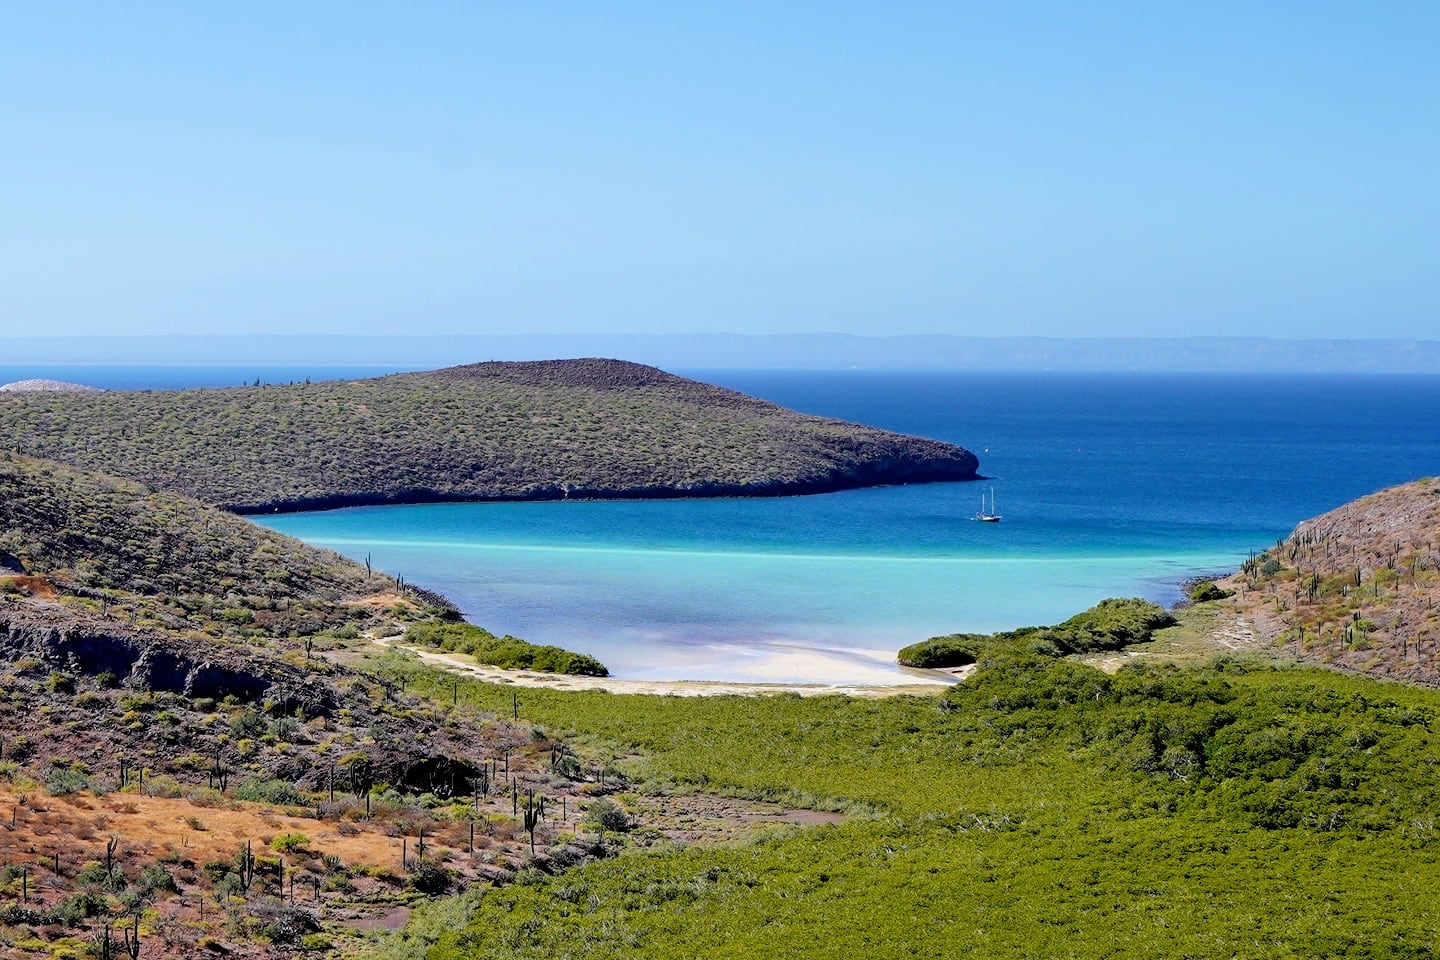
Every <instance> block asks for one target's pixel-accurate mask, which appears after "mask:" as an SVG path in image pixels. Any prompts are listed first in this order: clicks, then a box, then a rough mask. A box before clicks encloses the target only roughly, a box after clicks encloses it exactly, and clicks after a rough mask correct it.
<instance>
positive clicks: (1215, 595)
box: [1190, 580, 1233, 603]
mask: <svg viewBox="0 0 1440 960" xmlns="http://www.w3.org/2000/svg"><path fill="white" fill-rule="evenodd" d="M1229 596H1233V594H1232V593H1231V592H1230V591H1229V590H1222V589H1221V588H1220V585H1219V584H1217V583H1216V582H1215V581H1214V580H1202V581H1201V582H1200V583H1197V584H1195V586H1194V587H1192V588H1191V590H1190V599H1191V600H1192V601H1194V602H1195V603H1209V602H1210V601H1211V600H1224V599H1225V598H1226V597H1229Z"/></svg>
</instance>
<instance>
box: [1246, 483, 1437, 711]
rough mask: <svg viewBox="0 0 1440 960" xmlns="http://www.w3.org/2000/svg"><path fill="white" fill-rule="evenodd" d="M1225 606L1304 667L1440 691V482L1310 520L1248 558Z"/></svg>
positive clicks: (1378, 495) (1388, 493)
mask: <svg viewBox="0 0 1440 960" xmlns="http://www.w3.org/2000/svg"><path fill="white" fill-rule="evenodd" d="M1222 586H1224V587H1225V588H1226V589H1229V590H1234V591H1235V596H1234V597H1232V598H1230V599H1229V600H1226V601H1223V603H1224V604H1225V606H1226V607H1228V608H1230V609H1232V610H1233V611H1234V612H1235V613H1237V614H1238V615H1239V616H1242V617H1245V618H1247V619H1249V620H1250V621H1251V622H1252V623H1253V624H1254V626H1255V629H1256V631H1257V632H1258V633H1259V634H1260V636H1261V638H1262V639H1263V640H1264V641H1266V642H1268V643H1270V644H1272V645H1276V646H1282V647H1284V648H1285V651H1286V652H1287V653H1290V654H1293V655H1295V656H1297V657H1299V658H1301V659H1303V660H1308V661H1318V662H1321V663H1326V664H1331V665H1334V666H1338V667H1342V668H1345V669H1351V670H1358V671H1363V672H1366V673H1372V674H1376V675H1378V676H1385V677H1394V678H1398V679H1406V680H1412V681H1416V682H1421V683H1427V684H1440V610H1437V600H1440V482H1436V481H1432V480H1428V479H1427V480H1419V481H1416V482H1414V483H1408V484H1404V485H1402V486H1398V487H1392V488H1390V489H1388V490H1382V491H1380V492H1379V493H1374V494H1371V495H1370V496H1367V497H1362V498H1360V499H1359V500H1355V501H1353V502H1351V503H1347V504H1345V505H1344V506H1342V507H1340V508H1338V509H1336V510H1332V511H1330V512H1329V513H1326V514H1322V515H1321V516H1318V517H1315V518H1314V519H1312V520H1307V521H1305V522H1304V523H1302V524H1300V525H1299V526H1298V527H1296V528H1295V531H1294V532H1293V533H1292V534H1291V535H1290V536H1289V537H1287V538H1286V539H1284V540H1282V541H1281V542H1279V543H1278V544H1276V545H1275V546H1274V547H1273V548H1271V549H1269V550H1266V551H1265V552H1264V553H1261V554H1259V555H1258V556H1255V557H1252V558H1251V559H1250V560H1248V561H1247V562H1246V564H1245V566H1244V568H1243V569H1242V570H1240V571H1238V572H1237V573H1235V574H1234V575H1232V576H1231V577H1229V578H1228V579H1226V580H1225V581H1223V582H1222Z"/></svg>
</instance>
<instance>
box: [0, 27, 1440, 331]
mask: <svg viewBox="0 0 1440 960" xmlns="http://www.w3.org/2000/svg"><path fill="white" fill-rule="evenodd" d="M1437 51H1440V3H1436V2H1434V0H1426V2H1415V3H1406V2H1387V3H1375V4H1361V3H1323V2H1304V3H1298V2H1297V3H1288V2H1253V0H1252V2H1245V3H1214V4H1197V3H1187V4H1181V3H1170V2H1162V0H1149V2H1137V3H1131V4H1114V3H1101V2H1082V3H1074V2H1065V3H1053V4H1050V3H1028V2H1017V3H961V2H939V3H918V2H912V3H906V2H887V3H880V2H873V3H866V4H851V3H842V2H824V3H819V2H817V3H782V2H760V3H748V2H734V0H727V2H725V3H708V4H699V3H674V2H663V3H661V2H656V3H643V2H617V3H610V4H582V3H548V2H534V3H531V2H521V3H480V2H468V3H467V2H456V3H423V2H408V3H404V4H401V3H373V2H359V0H349V2H343V3H341V2H335V3H326V2H293V0H292V2H285V3H268V2H258V0H251V2H247V3H233V4H214V3H192V2H181V3H174V4H158V3H146V2H141V0H137V2H132V3H124V4H116V3H99V2H96V3H68V2H63V0H62V2H54V3H50V2H45V3H21V2H18V0H0V89H3V91H4V95H3V96H0V335H3V334H26V333H37V334H70V333H73V334H90V333H102V332H103V333H165V332H192V333H219V332H228V331H234V332H313V333H324V332H347V331H348V332H357V333H381V332H386V333H396V332H411V333H427V334H433V333H446V332H452V331H453V332H467V333H504V332H557V333H564V332H663V331H712V332H713V331H735V332H753V333H758V332H804V331H836V332H850V333H875V334H893V333H957V334H996V335H1030V334H1034V335H1067V334H1068V335H1087V336H1104V335H1125V336H1129V335H1150V334H1153V335H1164V336H1170V335H1189V334H1220V335H1264V336H1276V337H1312V336H1313V337H1361V336H1364V337H1376V336H1381V337H1386V336H1389V337H1420V338H1436V337H1440V269H1437V267H1440V53H1437Z"/></svg>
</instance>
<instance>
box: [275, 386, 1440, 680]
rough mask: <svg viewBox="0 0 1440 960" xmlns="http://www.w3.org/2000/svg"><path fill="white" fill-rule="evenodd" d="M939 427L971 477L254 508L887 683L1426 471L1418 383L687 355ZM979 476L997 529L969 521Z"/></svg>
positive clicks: (544, 592)
mask: <svg viewBox="0 0 1440 960" xmlns="http://www.w3.org/2000/svg"><path fill="white" fill-rule="evenodd" d="M696 376H697V377H698V378H701V379H706V380H709V381H710V382H715V383H721V384H723V385H726V386H732V387H734V388H735V389H739V390H742V391H744V392H747V393H751V394H754V395H757V396H762V397H765V398H767V399H772V400H775V401H776V402H779V403H783V404H785V405H787V406H793V407H796V408H799V409H803V410H807V411H810V412H815V413H821V414H826V415H833V416H840V417H844V418H846V419H853V420H859V421H863V422H866V423H871V424H875V425H877V426H883V427H888V428H891V429H899V430H904V431H906V432H911V433H918V434H922V435H925V436H932V437H938V438H940V439H945V440H951V441H953V442H957V443H960V444H963V445H965V446H967V447H969V448H970V449H972V450H974V451H975V452H976V453H977V454H979V456H980V460H981V470H982V472H984V473H986V474H987V475H989V476H991V477H994V480H993V481H990V480H987V481H982V482H980V483H978V484H976V483H971V484H934V485H920V486H910V487H890V488H880V489H873V490H861V491H851V492H846V493H840V494H831V495H826V496H818V497H791V498H779V499H757V500H692V501H657V502H593V503H585V502H561V503H526V504H443V505H426V506H407V507H379V508H361V509H354V510H342V511H333V512H328V513H317V514H296V515H283V516H273V517H265V518H263V522H265V523H266V524H268V525H270V526H273V527H274V528H276V529H278V530H281V531H283V532H286V533H291V534H294V535H296V536H299V537H302V538H303V539H306V540H308V541H310V542H312V543H316V544H320V545H323V546H329V547H333V548H334V549H336V550H339V551H340V552H342V553H345V554H347V555H349V556H352V557H355V558H357V559H364V558H365V557H366V555H367V554H368V555H370V556H371V558H372V560H373V562H374V564H375V565H376V566H377V567H379V568H382V569H385V570H387V571H389V572H392V573H396V574H400V575H402V576H404V577H405V578H406V580H408V581H410V582H414V583H420V584H424V585H426V586H428V587H432V588H434V589H437V590H439V591H440V592H442V593H444V594H446V595H447V596H449V597H451V598H452V599H454V600H455V601H456V602H457V603H458V604H459V605H460V607H461V608H462V609H463V610H464V612H465V614H466V616H467V617H468V618H470V619H471V620H473V621H474V622H476V623H480V624H482V625H484V626H486V627H488V628H489V629H492V630H494V631H496V632H508V633H513V634H515V635H517V636H522V637H525V638H526V639H528V640H532V641H536V642H546V643H557V644H560V645H563V646H568V647H571V648H574V649H579V650H583V651H585V652H587V653H591V654H594V655H595V656H597V657H599V658H600V659H601V660H603V661H604V662H605V663H607V664H608V665H609V666H610V668H611V670H612V671H613V672H614V673H615V674H616V675H617V676H621V677H627V678H636V679H711V680H752V681H754V680H761V681H784V682H802V681H808V682H822V683H837V684H839V683H857V682H880V683H883V682H899V681H904V680H905V679H906V676H905V674H904V673H902V672H901V671H900V670H899V669H898V668H897V667H895V666H894V664H893V657H894V651H895V649H896V648H898V647H900V646H902V645H904V644H906V643H911V642H913V641H915V640H918V639H923V638H925V637H927V636H931V635H934V634H937V633H945V632H953V631H957V630H993V629H1003V628H1009V627H1014V626H1019V625H1023V624H1029V623H1044V622H1053V621H1056V620H1060V619H1063V618H1065V617H1067V616H1069V615H1070V614H1072V613H1074V612H1076V611H1077V610H1080V609H1083V608H1084V607H1086V606H1088V605H1090V604H1091V603H1094V602H1095V601H1097V600H1099V599H1101V598H1103V597H1106V596H1116V595H1126V596H1129V595H1141V596H1146V597H1149V598H1152V599H1155V600H1159V601H1162V602H1171V601H1173V600H1174V599H1176V598H1177V597H1178V585H1179V583H1180V582H1181V581H1182V580H1184V579H1185V578H1187V577H1191V576H1195V575H1197V574H1204V573H1210V572H1216V571H1220V570H1225V569H1228V568H1232V567H1234V566H1236V565H1237V564H1238V563H1239V562H1240V561H1241V560H1242V559H1243V558H1244V557H1245V555H1246V554H1247V553H1248V552H1249V551H1252V550H1258V549H1261V548H1263V547H1265V546H1266V545H1267V544H1269V543H1272V542H1273V541H1274V540H1275V539H1276V538H1277V537H1279V536H1283V535H1284V534H1285V533H1287V532H1288V531H1289V529H1290V528H1291V527H1293V526H1294V524H1295V523H1296V522H1298V521H1299V520H1301V519H1304V518H1305V517H1307V516H1310V515H1313V514H1315V513H1318V512H1321V511H1323V510H1326V509H1329V508H1331V507H1333V506H1336V505H1338V504H1340V503H1342V502H1344V501H1345V500H1348V499H1351V498H1353V497H1355V496H1358V495H1360V494H1363V493H1366V492H1368V491H1370V490H1373V489H1377V488H1379V487H1382V486H1385V485H1388V484H1391V483H1397V482H1401V481H1404V480H1408V479H1413V478H1414V477H1417V476H1422V475H1425V474H1426V473H1427V472H1433V471H1434V470H1435V468H1436V465H1437V464H1440V433H1437V432H1436V431H1435V430H1434V429H1433V428H1432V427H1430V425H1429V422H1428V421H1429V413H1430V412H1433V411H1435V410H1437V409H1440V378H1434V377H1391V378H1384V377H1328V376H1327V377H1318V376H1317V377H1261V376H1221V375H1113V374H1112V375H1074V374H1064V375H1061V374H1054V375H1047V374H959V373H919V374H895V373H862V372H839V373H775V372H735V371H730V372H719V371H707V372H705V373H700V374H696ZM992 488H993V489H994V491H995V494H996V496H997V499H998V502H999V510H1000V512H1001V513H1002V514H1004V515H1005V519H1004V521H1003V522H1002V523H1000V524H982V523H976V522H974V521H973V520H972V519H971V517H972V516H973V514H974V513H975V511H976V510H977V508H978V507H979V505H980V496H981V494H982V493H988V492H989V491H990V490H991V489H992Z"/></svg>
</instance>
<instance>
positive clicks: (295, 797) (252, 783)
mask: <svg viewBox="0 0 1440 960" xmlns="http://www.w3.org/2000/svg"><path fill="white" fill-rule="evenodd" d="M235 799H236V800H249V801H251V802H253V803H269V804H273V805H276V806H284V805H289V806H301V805H303V804H304V803H305V797H304V796H303V795H301V793H300V791H298V790H296V789H295V785H294V784H291V783H286V782H285V781H284V780H269V779H266V778H265V777H247V778H246V779H245V780H243V781H242V782H241V783H239V784H238V785H237V786H236V787H235Z"/></svg>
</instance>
